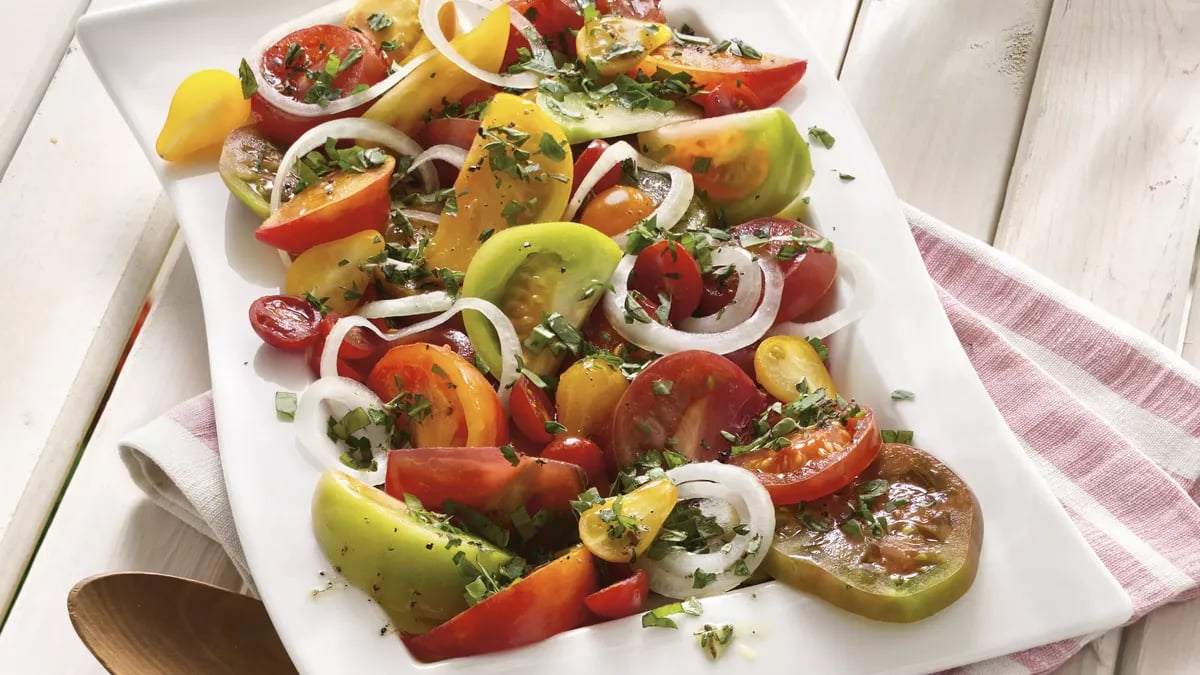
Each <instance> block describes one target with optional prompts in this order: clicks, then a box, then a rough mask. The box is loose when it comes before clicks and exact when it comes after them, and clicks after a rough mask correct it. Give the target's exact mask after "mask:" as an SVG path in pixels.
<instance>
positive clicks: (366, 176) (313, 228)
mask: <svg viewBox="0 0 1200 675" xmlns="http://www.w3.org/2000/svg"><path fill="white" fill-rule="evenodd" d="M395 168H396V160H394V159H392V157H391V156H388V158H387V160H386V161H385V162H384V163H383V164H382V165H380V166H377V167H375V168H373V169H369V170H367V171H364V172H363V173H343V172H341V171H334V172H333V173H331V174H329V175H328V176H325V177H324V178H322V179H321V183H320V184H318V185H310V186H308V188H307V189H305V190H304V191H303V192H301V193H300V194H298V195H296V196H295V197H292V199H291V200H289V201H286V202H284V203H283V205H282V206H280V207H279V210H278V211H276V212H275V213H274V214H272V215H271V217H270V218H267V219H266V220H265V221H263V224H262V225H259V226H258V230H257V231H255V233H254V236H255V238H257V239H258V240H259V241H261V242H263V243H264V244H269V245H271V246H274V247H275V248H279V249H283V250H285V251H287V252H289V253H303V252H304V251H306V250H308V249H309V248H312V247H313V246H316V245H317V244H324V243H325V242H329V241H334V240H336V239H342V238H344V237H348V236H350V235H352V234H354V233H356V232H362V231H363V230H366V229H375V230H379V231H381V232H382V231H383V228H384V227H385V226H386V225H387V223H388V214H389V212H390V211H391V208H392V197H391V194H390V193H389V190H390V189H391V180H392V170H393V169H395Z"/></svg>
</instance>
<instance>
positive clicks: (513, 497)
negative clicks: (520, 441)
mask: <svg viewBox="0 0 1200 675" xmlns="http://www.w3.org/2000/svg"><path fill="white" fill-rule="evenodd" d="M512 457H516V461H517V463H516V464H513V463H512V459H511V458H512ZM584 487H585V482H584V477H583V470H582V469H580V468H579V467H578V466H575V465H574V464H568V463H565V462H557V461H552V460H547V459H538V458H536V457H527V456H524V455H506V453H504V452H502V451H501V450H500V448H498V447H490V448H483V447H478V448H475V447H473V448H415V449H412V450H393V451H392V452H390V453H388V466H387V480H386V483H385V486H384V489H385V490H386V491H387V493H388V494H390V495H392V496H393V497H396V498H397V499H403V498H404V494H405V493H408V494H410V495H413V496H414V497H416V498H418V499H420V500H421V502H422V503H423V504H426V505H428V506H429V507H430V508H434V509H440V508H441V507H442V505H443V504H444V503H445V502H446V500H447V499H453V500H454V501H456V502H458V503H460V504H465V505H466V506H469V507H471V508H473V509H476V510H478V511H482V512H484V513H486V514H491V515H501V516H506V515H508V514H510V513H512V512H513V511H514V510H515V509H517V508H518V507H521V506H524V507H525V508H526V509H528V511H529V513H537V512H538V511H539V510H541V509H546V510H548V511H552V512H555V513H570V512H571V505H570V502H571V500H572V499H575V498H576V497H577V496H579V493H580V492H582V491H583V490H584Z"/></svg>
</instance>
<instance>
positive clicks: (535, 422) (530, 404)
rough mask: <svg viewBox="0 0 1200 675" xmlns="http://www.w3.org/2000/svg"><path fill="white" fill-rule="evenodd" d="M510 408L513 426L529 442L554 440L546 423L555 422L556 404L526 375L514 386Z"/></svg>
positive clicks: (509, 402) (509, 403)
mask: <svg viewBox="0 0 1200 675" xmlns="http://www.w3.org/2000/svg"><path fill="white" fill-rule="evenodd" d="M508 408H509V415H511V416H512V421H513V425H514V426H516V427H517V430H518V431H520V432H521V433H522V434H525V436H526V437H527V438H529V440H531V441H533V442H535V443H549V442H550V441H551V440H552V439H553V438H554V434H551V433H550V432H549V431H546V423H547V422H552V421H554V404H552V403H550V397H549V396H547V395H546V392H545V391H543V390H542V388H541V387H539V386H537V385H536V384H534V383H533V382H531V381H530V380H529V378H527V377H525V376H524V375H522V376H521V377H520V378H518V379H517V383H516V384H515V385H513V390H512V396H511V397H510V398H509V401H508ZM552 459H555V458H552Z"/></svg>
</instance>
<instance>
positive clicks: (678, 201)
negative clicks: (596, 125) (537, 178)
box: [563, 141, 696, 247]
mask: <svg viewBox="0 0 1200 675" xmlns="http://www.w3.org/2000/svg"><path fill="white" fill-rule="evenodd" d="M630 159H631V160H633V161H634V162H635V163H636V164H637V166H638V168H639V169H643V170H645V171H654V172H656V173H665V174H667V176H668V177H669V178H670V179H671V187H670V188H669V189H668V190H667V194H666V195H664V196H663V200H662V202H661V203H659V205H658V207H657V208H655V209H654V211H653V212H652V213H651V214H650V215H649V216H647V217H646V220H649V219H650V218H653V219H654V222H655V224H656V225H657V226H658V227H659V228H661V229H663V230H670V229H673V228H674V227H675V226H676V225H678V224H679V223H680V221H682V220H683V216H684V214H686V213H687V210H688V207H689V206H691V204H692V196H693V195H694V194H695V192H696V185H695V181H693V180H692V174H690V173H688V172H687V171H684V170H683V169H681V168H679V167H677V166H671V165H670V164H661V163H659V162H656V161H654V160H652V159H650V158H649V157H646V156H645V155H642V154H640V153H639V152H638V151H637V150H634V149H633V146H631V145H629V144H628V143H626V142H625V141H619V142H617V143H613V144H612V145H610V146H608V147H607V148H605V149H604V152H602V153H600V156H599V157H597V158H596V163H595V164H594V165H593V166H592V169H591V170H590V171H588V172H587V173H586V174H584V176H583V178H581V179H580V180H579V187H578V188H577V189H576V190H575V194H574V195H572V196H571V201H569V202H567V212H566V214H565V215H564V216H563V219H564V220H574V218H575V216H576V214H578V213H579V209H580V208H582V207H583V202H584V201H585V200H586V199H587V197H588V195H589V194H590V193H591V191H592V190H593V189H594V188H595V187H596V184H597V183H599V182H600V179H602V178H604V175H605V174H607V173H608V172H609V171H611V170H612V169H613V168H615V167H617V166H619V165H620V164H621V162H624V161H626V160H630ZM625 237H626V233H624V232H622V233H621V234H618V235H616V236H615V237H613V240H614V241H616V242H617V245H618V246H622V247H624V246H625Z"/></svg>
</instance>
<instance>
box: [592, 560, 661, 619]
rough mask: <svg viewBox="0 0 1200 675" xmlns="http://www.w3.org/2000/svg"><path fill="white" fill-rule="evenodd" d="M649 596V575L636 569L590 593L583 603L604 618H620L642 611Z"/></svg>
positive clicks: (593, 612)
mask: <svg viewBox="0 0 1200 675" xmlns="http://www.w3.org/2000/svg"><path fill="white" fill-rule="evenodd" d="M649 597H650V575H649V574H648V573H647V572H646V570H637V571H635V572H634V573H633V575H632V576H629V577H626V578H624V579H622V580H620V581H618V582H616V583H614V584H611V585H609V586H605V587H604V588H602V589H600V590H598V591H596V592H595V593H592V594H591V595H589V596H587V597H586V598H584V599H583V604H585V605H587V608H588V609H589V610H591V612H592V614H595V615H596V616H598V617H601V618H604V619H621V618H624V617H627V616H632V615H634V614H637V613H638V612H640V611H642V607H644V606H645V605H646V599H647V598H649Z"/></svg>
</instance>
